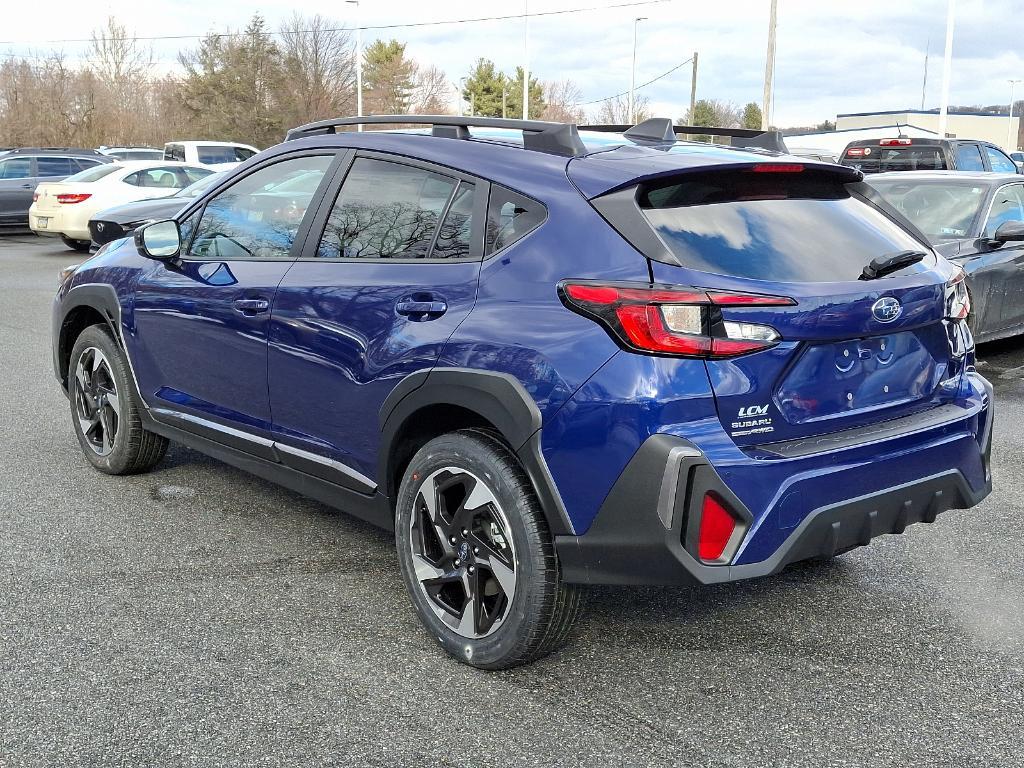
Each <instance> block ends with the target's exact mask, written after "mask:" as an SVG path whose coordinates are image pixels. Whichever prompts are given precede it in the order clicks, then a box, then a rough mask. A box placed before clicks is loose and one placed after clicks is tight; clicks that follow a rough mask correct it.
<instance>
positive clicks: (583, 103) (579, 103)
mask: <svg viewBox="0 0 1024 768" xmlns="http://www.w3.org/2000/svg"><path fill="white" fill-rule="evenodd" d="M691 61H693V56H691V57H690V58H688V59H687V60H686V61H683V62H680V63H679V64H676V65H675V66H674V67H672V69H670V70H669V71H668V72H663V73H662V74H660V75H658V76H657V77H655V78H654V79H653V80H648V81H647V82H646V83H643V84H641V85H638V86H637V87H636V88H635V89H634V90H637V91H639V90H640V89H641V88H646V87H647V86H648V85H650V84H651V83H656V82H658V81H659V80H661V79H662V78H663V77H668V76H669V75H671V74H672V73H673V72H675V71H676V70H677V69H682V68H683V67H685V66H686V65H687V64H689V63H690V62H691ZM627 93H629V91H622V92H621V93H616V94H615V95H614V96H605V97H604V98H603V99H594V100H593V101H577V102H576V103H575V104H573V106H574V107H586V106H589V105H590V104H600V103H601V102H602V101H609V100H610V99H617V98H619V96H625V95H626V94H627Z"/></svg>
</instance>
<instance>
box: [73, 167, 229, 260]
mask: <svg viewBox="0 0 1024 768" xmlns="http://www.w3.org/2000/svg"><path fill="white" fill-rule="evenodd" d="M222 178H224V172H223V171H221V172H220V173H211V174H210V175H209V176H204V177H203V178H201V179H200V180H199V181H197V182H195V183H193V184H190V185H189V186H187V187H185V188H184V189H181V190H178V191H177V192H175V193H174V194H173V195H170V196H169V197H157V198H149V199H147V200H133V201H132V202H130V203H123V204H122V205H115V206H114V207H113V208H107V209H105V210H102V211H100V212H99V213H97V214H96V215H95V216H94V217H93V218H91V219H89V234H90V235H91V236H92V243H93V248H94V249H95V248H98V247H99V246H101V245H105V244H106V243H111V242H113V241H114V240H118V239H120V238H122V237H127V236H128V235H129V234H131V233H132V232H133V231H135V228H136V227H137V226H139V225H140V224H143V223H145V222H147V221H158V220H160V219H169V218H170V217H171V216H173V215H174V214H176V213H177V212H178V211H180V210H181V209H182V208H184V207H185V206H186V205H188V204H189V203H190V202H192V200H193V198H195V197H197V196H198V195H200V194H202V193H203V192H205V191H206V190H207V189H209V188H210V187H211V186H213V185H214V184H216V183H217V182H218V181H219V180H220V179H222Z"/></svg>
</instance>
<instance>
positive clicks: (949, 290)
mask: <svg viewBox="0 0 1024 768" xmlns="http://www.w3.org/2000/svg"><path fill="white" fill-rule="evenodd" d="M969 314H971V294H970V293H968V291H967V273H965V272H964V271H963V270H962V269H961V270H960V272H959V274H957V276H956V277H954V278H953V279H952V280H950V281H949V282H948V283H946V317H947V318H948V319H950V320H966V319H967V316H968V315H969Z"/></svg>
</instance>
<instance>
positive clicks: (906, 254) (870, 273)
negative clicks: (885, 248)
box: [860, 251, 928, 280]
mask: <svg viewBox="0 0 1024 768" xmlns="http://www.w3.org/2000/svg"><path fill="white" fill-rule="evenodd" d="M927 255H928V254H927V253H925V252H924V251H899V252H898V253H887V254H884V255H882V256H876V257H875V258H873V259H872V260H871V263H870V264H868V265H867V266H866V267H864V271H863V272H861V273H860V279H861V280H874V279H876V278H879V277H882V276H884V275H888V274H889V273H890V272H897V271H899V270H901V269H903V268H904V267H909V266H910V265H911V264H917V262H919V261H921V259H923V258H924V257H925V256H927Z"/></svg>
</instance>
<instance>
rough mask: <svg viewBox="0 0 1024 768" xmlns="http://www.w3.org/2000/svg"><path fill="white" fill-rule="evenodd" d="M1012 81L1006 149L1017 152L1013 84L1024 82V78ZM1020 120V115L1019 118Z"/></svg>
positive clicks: (1010, 81)
mask: <svg viewBox="0 0 1024 768" xmlns="http://www.w3.org/2000/svg"><path fill="white" fill-rule="evenodd" d="M1007 82H1009V83H1010V119H1009V121H1008V124H1007V126H1006V151H1007V152H1016V151H1017V140H1016V137H1014V135H1013V86H1015V85H1016V84H1017V83H1024V80H1009V81H1007ZM1017 120H1018V121H1019V120H1020V117H1018V118H1017Z"/></svg>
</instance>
